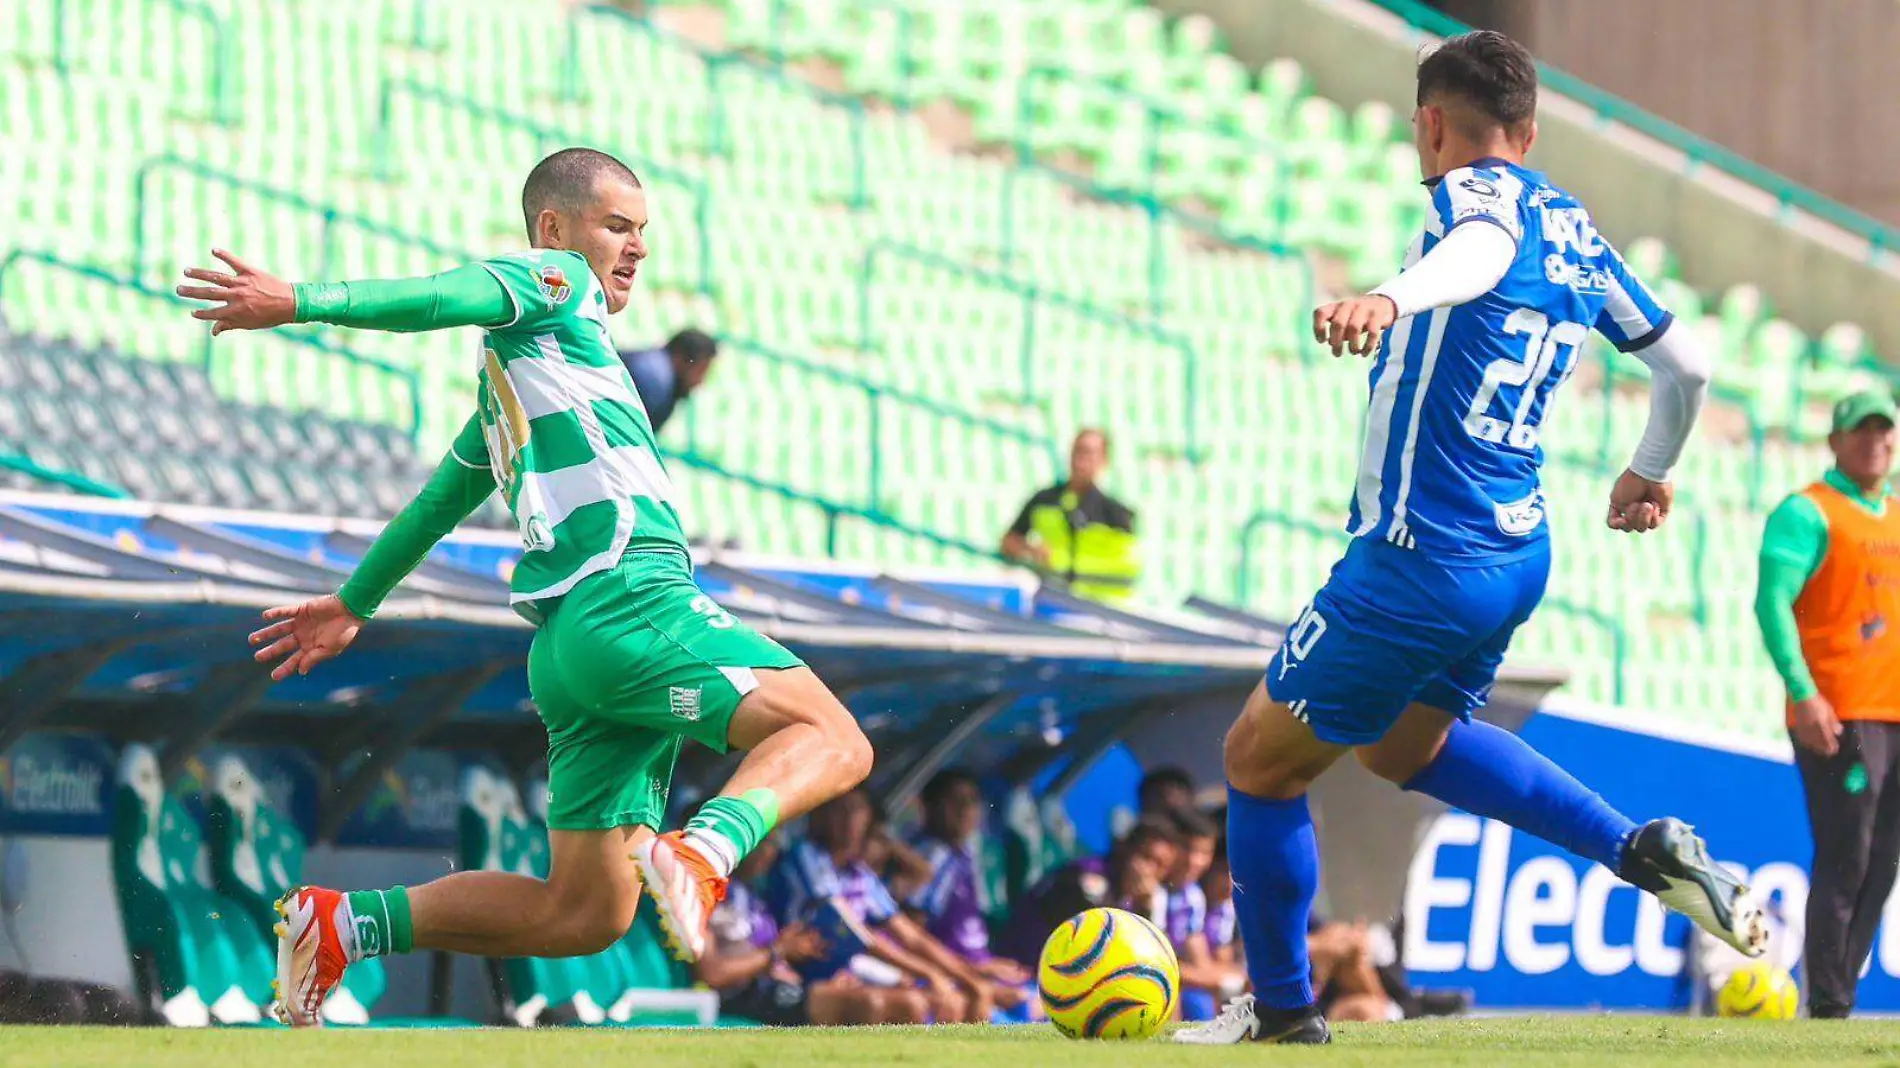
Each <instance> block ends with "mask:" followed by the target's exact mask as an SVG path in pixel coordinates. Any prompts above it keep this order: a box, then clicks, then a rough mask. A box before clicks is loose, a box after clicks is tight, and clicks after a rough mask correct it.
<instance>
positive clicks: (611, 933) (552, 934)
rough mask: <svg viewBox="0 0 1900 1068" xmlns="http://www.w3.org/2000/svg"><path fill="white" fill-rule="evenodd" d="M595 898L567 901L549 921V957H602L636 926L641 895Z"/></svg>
mask: <svg viewBox="0 0 1900 1068" xmlns="http://www.w3.org/2000/svg"><path fill="white" fill-rule="evenodd" d="M626 897H627V900H626V901H622V900H621V895H611V894H591V895H586V896H584V897H577V898H574V899H570V900H566V901H563V902H561V903H560V904H559V905H557V906H556V908H555V910H554V914H553V915H552V916H550V917H549V918H548V923H547V926H546V927H545V928H544V930H546V931H547V936H548V941H549V943H551V946H552V949H551V951H550V952H548V953H544V954H542V955H543V956H549V957H585V956H587V955H589V954H592V953H599V952H600V951H602V950H604V949H606V948H607V947H608V946H611V945H613V944H614V943H615V942H618V941H620V939H621V938H623V937H625V935H626V933H627V929H628V928H630V927H632V926H633V910H634V909H635V908H637V907H638V906H639V903H640V898H639V896H638V894H633V895H626Z"/></svg>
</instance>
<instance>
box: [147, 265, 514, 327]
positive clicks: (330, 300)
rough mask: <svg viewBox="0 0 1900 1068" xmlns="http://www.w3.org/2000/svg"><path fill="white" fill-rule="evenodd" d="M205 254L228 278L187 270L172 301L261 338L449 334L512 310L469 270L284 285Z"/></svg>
mask: <svg viewBox="0 0 1900 1068" xmlns="http://www.w3.org/2000/svg"><path fill="white" fill-rule="evenodd" d="M211 254H212V255H213V256H216V257H217V258H218V259H219V260H222V261H223V262H224V264H225V266H226V267H227V268H229V270H225V271H219V270H213V269H210V268H206V267H187V268H185V277H186V278H189V279H192V280H193V281H194V282H199V283H202V284H200V285H180V286H179V287H178V290H177V292H178V295H179V296H181V297H186V298H189V299H191V300H201V301H205V302H207V303H208V304H209V305H210V306H209V307H204V308H199V309H198V310H196V311H194V312H192V313H191V315H192V318H194V319H203V320H205V321H207V322H209V323H210V324H211V332H212V334H214V335H215V334H221V333H223V332H225V331H226V330H269V329H271V328H272V327H277V326H284V325H286V324H288V323H330V324H332V325H335V326H349V327H356V328H358V329H362V330H389V331H396V332H401V333H415V332H419V331H424V330H443V329H448V328H450V327H457V326H493V325H497V324H501V323H506V322H508V321H510V320H511V319H513V318H514V315H515V309H514V303H513V301H512V300H511V299H510V298H509V296H508V291H507V290H506V289H504V288H503V286H502V283H501V281H500V280H499V279H497V278H496V277H495V276H494V274H493V273H492V272H490V271H488V270H487V269H485V268H483V267H482V266H480V265H479V264H470V265H468V266H465V267H457V268H455V269H453V270H449V271H443V272H442V273H441V274H432V275H428V276H426V277H422V278H395V279H371V280H367V281H360V282H298V283H291V282H286V281H284V280H283V279H281V278H278V277H277V276H275V275H272V274H269V273H268V272H265V271H260V270H258V269H257V268H255V267H253V266H251V265H250V264H248V263H246V262H244V261H243V260H241V259H239V258H238V257H237V256H235V255H233V254H232V253H230V252H227V251H225V250H224V249H212V250H211Z"/></svg>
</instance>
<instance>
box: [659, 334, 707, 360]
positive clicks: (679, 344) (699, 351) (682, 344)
mask: <svg viewBox="0 0 1900 1068" xmlns="http://www.w3.org/2000/svg"><path fill="white" fill-rule="evenodd" d="M666 354H667V355H668V356H671V357H673V358H674V359H679V360H685V361H686V362H687V363H700V362H702V361H705V360H710V359H712V358H713V357H714V356H717V355H719V342H718V341H717V340H716V339H714V338H713V336H712V335H711V334H708V333H706V332H705V331H704V330H695V329H693V328H692V327H687V328H686V329H684V330H682V331H680V332H679V333H677V334H674V335H673V336H672V337H670V338H668V339H667V340H666Z"/></svg>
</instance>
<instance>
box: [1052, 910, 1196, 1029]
mask: <svg viewBox="0 0 1900 1068" xmlns="http://www.w3.org/2000/svg"><path fill="white" fill-rule="evenodd" d="M1036 985H1037V992H1038V993H1040V994H1041V995H1042V1010H1043V1012H1045V1013H1047V1014H1048V1016H1049V1022H1050V1023H1053V1024H1055V1025H1056V1030H1058V1031H1060V1032H1062V1033H1063V1034H1064V1035H1067V1036H1068V1037H1070V1038H1151V1037H1153V1036H1154V1035H1155V1033H1156V1032H1158V1031H1160V1030H1161V1028H1162V1027H1163V1026H1165V1025H1166V1024H1167V1022H1168V1021H1169V1020H1170V1019H1172V1018H1173V1017H1174V1007H1175V1003H1176V1002H1177V1001H1178V1000H1179V999H1180V996H1181V963H1180V962H1179V961H1177V960H1176V959H1175V957H1174V947H1173V946H1172V945H1170V944H1169V943H1168V936H1167V935H1165V934H1163V933H1162V932H1161V929H1160V928H1159V927H1156V926H1155V925H1154V924H1153V923H1152V922H1150V921H1149V920H1147V919H1145V918H1143V917H1141V916H1137V915H1135V914H1134V913H1132V912H1123V911H1122V910H1121V909H1090V910H1088V911H1087V912H1084V913H1080V914H1078V915H1076V916H1074V917H1073V918H1071V919H1070V920H1069V921H1068V922H1067V923H1065V924H1063V925H1062V926H1060V927H1058V928H1056V929H1055V932H1054V933H1053V934H1051V935H1050V936H1049V941H1047V942H1045V943H1043V947H1042V962H1041V964H1040V966H1039V967H1038V968H1037V969H1036Z"/></svg>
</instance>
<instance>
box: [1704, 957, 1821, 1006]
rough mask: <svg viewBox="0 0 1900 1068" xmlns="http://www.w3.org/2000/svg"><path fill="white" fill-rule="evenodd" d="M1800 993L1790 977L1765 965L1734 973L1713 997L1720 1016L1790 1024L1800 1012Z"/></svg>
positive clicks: (1763, 963) (1769, 965)
mask: <svg viewBox="0 0 1900 1068" xmlns="http://www.w3.org/2000/svg"><path fill="white" fill-rule="evenodd" d="M1800 1002H1801V991H1800V990H1799V988H1797V987H1796V986H1795V982H1794V976H1792V975H1789V974H1788V973H1787V972H1785V971H1783V970H1782V969H1780V968H1777V967H1775V966H1774V965H1772V964H1769V963H1767V962H1766V961H1756V962H1754V963H1753V964H1749V965H1745V966H1743V967H1741V968H1737V969H1736V970H1735V974H1733V975H1731V976H1729V977H1728V982H1726V983H1723V984H1722V989H1721V990H1719V991H1717V992H1716V994H1715V1011H1716V1012H1718V1013H1720V1014H1721V1015H1723V1016H1734V1017H1749V1018H1752V1019H1756V1020H1792V1019H1794V1015H1795V1012H1796V1011H1797V1010H1798V1009H1799V1008H1800Z"/></svg>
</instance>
